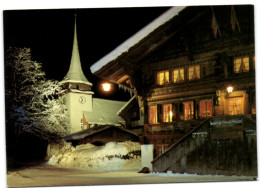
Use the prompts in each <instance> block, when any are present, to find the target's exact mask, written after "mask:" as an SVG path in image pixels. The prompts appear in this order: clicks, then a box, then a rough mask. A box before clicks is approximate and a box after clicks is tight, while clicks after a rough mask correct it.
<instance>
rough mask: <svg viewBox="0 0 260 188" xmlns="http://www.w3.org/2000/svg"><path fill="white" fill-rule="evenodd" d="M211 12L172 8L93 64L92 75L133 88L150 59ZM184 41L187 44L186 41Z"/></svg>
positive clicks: (207, 9)
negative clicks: (158, 50)
mask: <svg viewBox="0 0 260 188" xmlns="http://www.w3.org/2000/svg"><path fill="white" fill-rule="evenodd" d="M210 10H211V8H210V7H209V6H201V7H172V8H171V9H169V10H168V11H166V12H165V13H164V14H162V15H161V16H160V17H158V18H157V19H156V20H154V21H153V22H151V23H150V24H149V25H147V26H146V27H145V28H144V29H142V30H140V31H139V32H138V33H136V34H135V35H134V36H132V37H131V38H129V39H128V40H126V41H125V42H124V43H122V44H121V45H120V46H118V47H117V48H116V49H115V50H113V51H112V52H111V53H109V54H108V55H106V56H105V57H103V58H102V59H100V60H99V61H98V62H96V63H95V64H93V65H92V66H91V68H90V69H91V72H92V73H93V74H94V75H96V76H98V77H101V78H104V79H107V80H110V81H111V82H114V83H117V84H121V85H124V86H127V87H132V85H134V84H132V83H131V81H133V80H132V78H133V77H136V76H137V74H136V73H137V72H141V71H140V70H141V68H142V65H143V63H145V59H146V57H148V56H149V55H151V54H152V53H153V52H154V51H155V50H157V49H159V48H160V47H161V46H163V44H165V43H166V42H168V41H169V40H170V39H172V38H173V37H175V36H178V33H180V32H182V31H183V29H185V28H186V27H187V26H191V25H192V24H193V23H194V22H195V21H197V20H199V19H200V18H201V17H202V16H205V15H206V14H205V13H207V14H208V12H209V11H210ZM183 40H184V42H185V39H183ZM135 79H136V80H137V78H135Z"/></svg>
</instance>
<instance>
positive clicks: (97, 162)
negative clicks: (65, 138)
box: [48, 141, 141, 172]
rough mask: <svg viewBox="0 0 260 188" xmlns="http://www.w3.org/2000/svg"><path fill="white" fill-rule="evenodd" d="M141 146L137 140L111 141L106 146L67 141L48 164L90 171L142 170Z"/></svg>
mask: <svg viewBox="0 0 260 188" xmlns="http://www.w3.org/2000/svg"><path fill="white" fill-rule="evenodd" d="M140 154H141V146H140V144H139V143H136V142H130V141H127V142H118V143H116V142H109V143H107V144H106V145H105V146H95V145H93V144H83V145H79V146H77V147H73V146H72V145H71V144H70V143H66V144H65V145H64V147H63V148H62V149H61V150H60V152H59V153H57V154H56V155H54V156H52V157H51V158H50V160H49V161H48V164H50V165H54V166H57V167H63V168H80V169H86V170H90V171H98V172H104V171H119V170H140V168H141V156H140Z"/></svg>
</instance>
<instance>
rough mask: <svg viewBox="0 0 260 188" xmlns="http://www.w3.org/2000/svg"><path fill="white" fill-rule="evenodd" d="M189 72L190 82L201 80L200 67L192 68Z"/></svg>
mask: <svg viewBox="0 0 260 188" xmlns="http://www.w3.org/2000/svg"><path fill="white" fill-rule="evenodd" d="M188 70H189V80H197V79H200V65H195V66H190V67H189V69H188Z"/></svg>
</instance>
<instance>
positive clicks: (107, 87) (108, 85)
mask: <svg viewBox="0 0 260 188" xmlns="http://www.w3.org/2000/svg"><path fill="white" fill-rule="evenodd" d="M102 87H103V90H104V91H106V92H107V91H110V89H111V84H109V83H104V84H102Z"/></svg>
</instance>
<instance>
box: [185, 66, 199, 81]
mask: <svg viewBox="0 0 260 188" xmlns="http://www.w3.org/2000/svg"><path fill="white" fill-rule="evenodd" d="M196 67H198V68H199V70H198V72H199V74H198V77H196V78H193V79H192V78H190V69H192V68H193V71H194V68H195V70H196V72H197V69H196ZM187 69H188V70H187V73H188V80H189V81H193V80H199V79H200V78H201V73H200V71H201V66H200V64H197V65H192V66H188V68H187ZM193 74H194V73H193Z"/></svg>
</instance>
